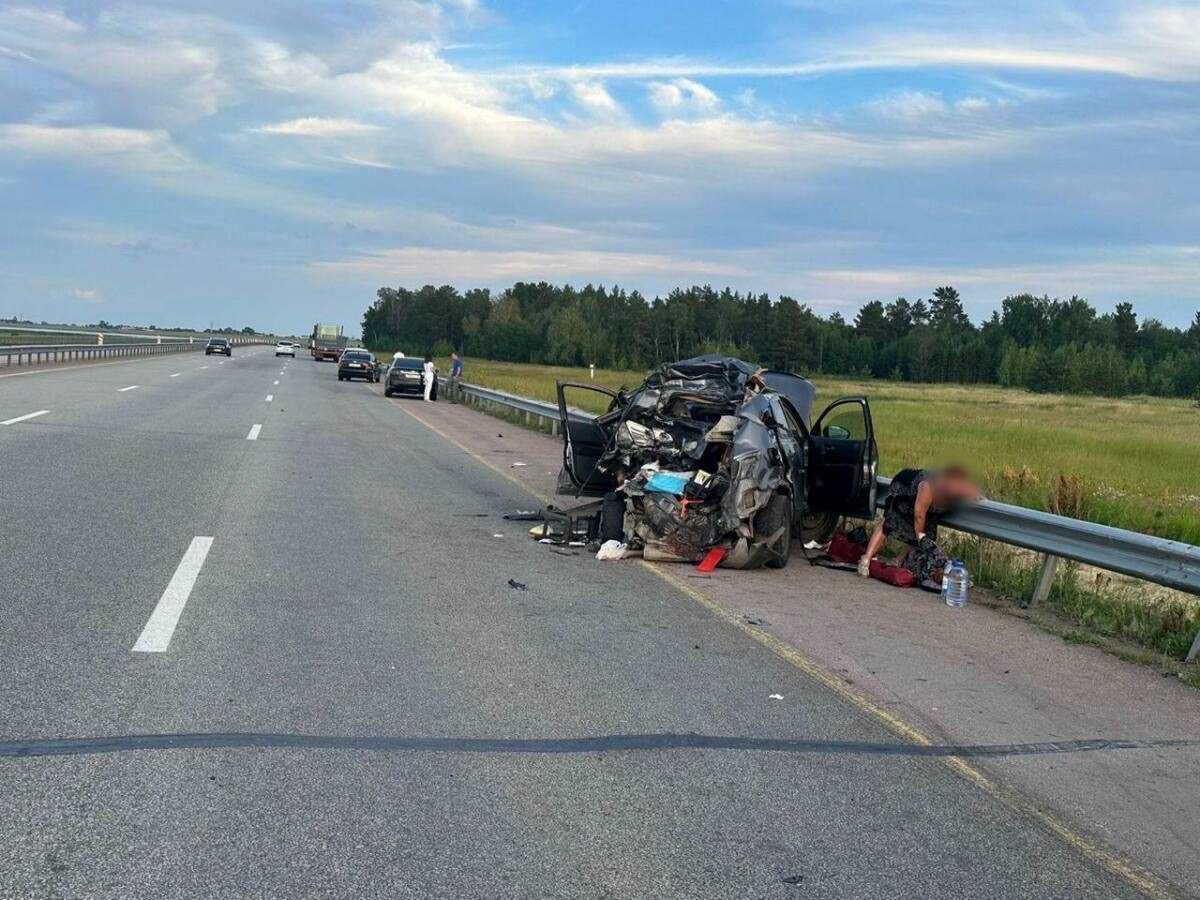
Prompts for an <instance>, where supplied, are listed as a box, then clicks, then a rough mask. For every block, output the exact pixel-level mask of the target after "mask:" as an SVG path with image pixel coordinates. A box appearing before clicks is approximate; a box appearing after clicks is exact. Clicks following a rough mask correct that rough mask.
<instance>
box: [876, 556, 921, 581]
mask: <svg viewBox="0 0 1200 900" xmlns="http://www.w3.org/2000/svg"><path fill="white" fill-rule="evenodd" d="M871 577H872V578H878V579H879V580H880V581H882V582H884V583H885V584H894V585H895V586H896V587H912V586H914V585H915V584H916V583H917V576H916V575H914V574H913V573H912V572H910V571H908V569H904V568H901V567H900V566H889V565H888V564H887V563H883V562H880V561H879V560H877V559H873V560H871Z"/></svg>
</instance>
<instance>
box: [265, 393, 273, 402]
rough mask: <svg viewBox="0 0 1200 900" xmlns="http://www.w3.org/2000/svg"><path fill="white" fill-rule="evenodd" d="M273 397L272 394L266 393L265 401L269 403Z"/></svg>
mask: <svg viewBox="0 0 1200 900" xmlns="http://www.w3.org/2000/svg"><path fill="white" fill-rule="evenodd" d="M274 399H275V395H274V394H267V403H270V402H271V401H272V400H274Z"/></svg>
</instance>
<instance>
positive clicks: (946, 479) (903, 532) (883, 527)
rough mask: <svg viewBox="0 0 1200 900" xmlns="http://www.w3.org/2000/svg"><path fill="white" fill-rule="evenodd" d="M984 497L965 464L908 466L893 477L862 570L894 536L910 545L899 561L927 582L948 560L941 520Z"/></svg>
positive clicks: (861, 571)
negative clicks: (939, 536)
mask: <svg viewBox="0 0 1200 900" xmlns="http://www.w3.org/2000/svg"><path fill="white" fill-rule="evenodd" d="M981 499H983V495H982V494H981V493H980V491H979V488H977V487H976V486H975V485H974V483H972V481H971V478H970V476H969V475H968V474H967V471H966V469H964V468H963V467H962V466H947V467H946V468H945V469H940V470H938V471H932V472H931V471H927V470H925V469H904V470H903V471H901V472H898V473H897V474H896V477H895V478H893V479H892V486H891V488H890V489H889V490H888V497H887V502H886V503H885V504H884V507H883V521H881V522H880V523H879V524H878V525H876V526H875V531H874V533H873V534H872V535H871V540H870V542H869V543H868V544H867V552H866V553H864V554H863V556H862V559H861V560H860V561H859V564H858V573H859V574H860V575H863V576H866V575H868V574H869V570H870V564H871V560H872V559H874V558H875V556H876V554H878V553H879V551H880V550H882V549H883V542H884V541H885V540H887V539H888V538H889V537H891V538H895V539H896V540H898V541H900V542H901V543H903V544H905V545H906V546H907V548H908V550H907V552H906V554H905V557H904V559H903V561H901V563H900V564H901V565H902V566H904V568H906V569H908V570H909V571H910V572H912V573H913V574H914V575H915V576H916V577H917V581H918V582H919V583H921V584H925V583H927V582H930V581H937V580H939V579H940V578H941V577H942V571H943V570H944V569H945V568H946V563H947V562H949V560H948V559H947V557H946V554H945V553H943V552H942V550H941V548H940V547H938V544H937V528H938V520H939V519H940V518H941V516H942V515H944V514H945V513H947V512H949V511H950V510H951V509H953V508H954V507H955V506H956V505H957V504H959V503H963V502H966V501H974V500H981Z"/></svg>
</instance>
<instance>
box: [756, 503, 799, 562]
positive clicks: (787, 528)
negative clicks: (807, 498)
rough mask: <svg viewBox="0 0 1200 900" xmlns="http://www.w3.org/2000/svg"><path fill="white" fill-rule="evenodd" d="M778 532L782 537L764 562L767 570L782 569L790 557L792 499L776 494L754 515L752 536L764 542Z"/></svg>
mask: <svg viewBox="0 0 1200 900" xmlns="http://www.w3.org/2000/svg"><path fill="white" fill-rule="evenodd" d="M780 530H782V535H781V536H780V538H779V541H778V542H777V543H776V544H775V545H774V547H772V548H771V550H772V551H773V552H772V553H771V554H770V558H769V559H768V560H767V562H766V566H767V568H768V569H782V568H783V567H784V566H786V565H787V564H788V559H789V558H790V557H791V555H792V498H791V497H789V496H788V495H787V494H782V493H779V492H776V493H774V494H772V495H771V499H770V501H768V503H767V505H766V506H764V507H763V508H762V509H760V510H759V511H758V514H757V515H755V517H754V534H755V537H758V538H759V539H760V540H764V541H765V540H766V539H767V538H768V537H770V536H771V535H773V534H775V533H776V532H778V531H780Z"/></svg>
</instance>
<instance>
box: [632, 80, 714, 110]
mask: <svg viewBox="0 0 1200 900" xmlns="http://www.w3.org/2000/svg"><path fill="white" fill-rule="evenodd" d="M647 87H648V88H649V100H650V103H651V105H652V106H654V107H655V108H656V109H658V111H659V112H661V113H664V114H673V113H679V112H685V111H686V112H696V113H710V112H712V111H713V110H715V109H716V108H717V107H718V106H720V105H721V98H720V97H718V96H717V95H716V94H715V93H714V92H713V91H711V90H710V89H709V88H707V87H705V86H704V85H702V84H701V83H700V82H698V81H693V80H692V79H690V78H676V79H674V80H673V81H669V82H663V81H653V82H650V84H649V85H647Z"/></svg>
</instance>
